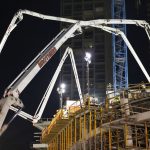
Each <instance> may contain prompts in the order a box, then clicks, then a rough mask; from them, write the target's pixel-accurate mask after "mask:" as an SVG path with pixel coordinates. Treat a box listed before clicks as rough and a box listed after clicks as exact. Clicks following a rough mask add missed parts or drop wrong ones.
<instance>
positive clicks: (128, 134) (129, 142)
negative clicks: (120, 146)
mask: <svg viewBox="0 0 150 150" xmlns="http://www.w3.org/2000/svg"><path fill="white" fill-rule="evenodd" d="M120 103H121V107H122V111H123V117H125V118H126V119H127V118H128V116H129V115H130V107H129V103H128V91H122V92H121V94H120ZM124 129H125V132H124V133H125V139H126V140H125V141H126V142H125V145H126V147H133V139H132V129H131V126H128V125H127V124H125V128H124Z"/></svg>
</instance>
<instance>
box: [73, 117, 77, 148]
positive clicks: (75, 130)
mask: <svg viewBox="0 0 150 150" xmlns="http://www.w3.org/2000/svg"><path fill="white" fill-rule="evenodd" d="M76 132H77V129H76V118H75V119H74V144H76V136H77V135H76ZM75 149H76V146H75Z"/></svg>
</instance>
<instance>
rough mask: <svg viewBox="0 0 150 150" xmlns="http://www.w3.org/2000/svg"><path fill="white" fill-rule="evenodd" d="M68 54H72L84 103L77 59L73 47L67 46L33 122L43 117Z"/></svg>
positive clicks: (74, 70) (74, 69) (73, 65)
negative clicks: (76, 63)
mask: <svg viewBox="0 0 150 150" xmlns="http://www.w3.org/2000/svg"><path fill="white" fill-rule="evenodd" d="M68 55H69V56H70V59H71V64H72V68H73V72H74V76H75V81H76V84H77V89H78V93H79V97H80V105H81V103H83V97H82V92H81V87H80V83H79V78H78V73H77V69H76V65H75V60H74V55H73V51H72V49H71V48H69V47H68V48H67V49H66V51H65V53H64V55H63V57H62V59H61V61H60V63H59V65H58V67H57V69H56V71H55V73H54V75H53V78H52V80H51V81H50V83H49V85H48V88H47V90H46V92H45V94H44V96H43V98H42V100H41V103H40V104H39V106H38V108H37V110H36V112H35V115H34V119H33V123H37V122H38V120H39V119H40V118H41V116H42V114H43V111H44V109H45V107H46V104H47V102H48V99H49V96H50V94H51V92H52V89H53V87H54V85H55V82H56V80H57V78H58V75H59V73H60V71H61V68H62V66H63V64H64V62H65V60H66V58H67V57H68Z"/></svg>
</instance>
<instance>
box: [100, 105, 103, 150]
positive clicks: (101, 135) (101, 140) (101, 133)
mask: <svg viewBox="0 0 150 150" xmlns="http://www.w3.org/2000/svg"><path fill="white" fill-rule="evenodd" d="M102 123H103V122H102V107H100V143H101V150H102V149H103V131H102Z"/></svg>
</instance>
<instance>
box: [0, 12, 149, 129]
mask: <svg viewBox="0 0 150 150" xmlns="http://www.w3.org/2000/svg"><path fill="white" fill-rule="evenodd" d="M24 14H26V15H30V16H34V17H37V18H40V19H43V20H53V21H60V22H66V23H71V24H72V25H70V27H69V28H67V29H63V30H62V31H61V32H60V33H59V34H58V35H57V36H56V37H55V38H54V39H53V40H52V41H51V42H50V43H48V45H47V46H46V47H45V48H44V49H43V50H42V51H41V52H40V53H39V54H38V55H37V56H36V57H35V58H34V59H33V60H32V61H31V62H30V63H29V65H28V66H27V67H26V68H25V69H24V70H23V71H22V72H21V73H20V74H19V76H18V77H17V78H16V79H15V80H14V81H13V82H12V83H11V84H10V85H9V86H8V87H7V89H6V90H5V92H4V95H3V98H2V99H1V100H0V129H1V127H2V125H3V122H4V120H5V117H6V115H7V113H8V110H9V109H11V110H13V111H14V112H16V113H17V112H18V110H19V109H18V108H17V107H20V108H22V107H23V104H22V102H21V100H20V99H19V95H20V94H21V93H22V91H23V90H24V89H25V88H26V86H27V85H28V84H29V83H30V81H31V80H32V79H33V78H34V77H35V75H36V74H37V73H38V72H39V71H40V70H41V69H42V68H43V66H44V65H45V64H46V63H47V62H48V61H49V60H50V59H51V58H52V57H53V55H54V54H55V53H56V52H57V51H58V49H59V48H60V47H61V46H62V44H63V43H64V42H65V41H67V40H68V39H69V38H71V37H73V36H75V35H76V32H79V34H80V33H82V32H81V31H82V30H81V27H95V28H100V29H102V30H104V31H106V32H109V33H112V34H115V35H119V36H121V37H122V38H123V40H124V41H125V43H126V44H127V46H128V48H129V50H130V51H131V53H132V55H133V56H134V58H135V59H136V61H137V63H138V64H139V66H140V68H141V70H142V71H143V73H144V75H145V76H146V78H147V80H148V81H149V82H150V76H149V75H148V73H147V71H146V69H145V68H144V66H143V64H142V63H141V61H140V59H139V58H138V56H137V54H136V53H135V51H134V49H133V47H132V46H131V44H130V43H129V41H128V39H127V38H126V36H125V34H124V33H123V32H122V31H120V30H119V29H116V28H111V27H109V26H108V25H111V24H131V25H137V26H140V27H142V28H144V29H145V31H146V33H147V35H148V38H149V40H150V25H149V24H148V23H147V22H146V21H144V20H127V19H97V20H90V21H78V20H73V19H67V18H61V17H54V16H47V15H43V14H40V13H36V12H32V11H29V10H19V11H18V12H17V13H16V14H15V15H14V17H13V19H12V21H11V23H10V25H9V27H8V29H7V30H6V33H5V34H4V36H3V39H2V41H1V43H0V53H1V51H2V49H3V47H4V45H5V43H6V41H7V38H8V36H9V35H10V33H11V32H12V31H13V29H15V27H16V26H17V24H18V23H19V22H20V21H21V20H22V19H23V15H24ZM68 55H70V58H71V63H72V67H73V71H74V75H75V79H76V84H77V88H78V93H79V97H80V102H82V101H83V98H82V93H81V88H80V84H79V79H78V74H77V70H76V66H75V61H74V57H73V53H72V50H71V49H70V48H68V49H67V50H66V52H65V54H64V56H63V58H62V60H61V62H60V64H59V66H58V68H57V70H56V72H55V74H54V76H53V78H52V80H51V82H50V84H49V87H48V88H47V90H46V93H45V94H44V96H43V99H42V101H41V103H40V105H39V107H38V109H37V111H36V113H35V115H34V116H31V115H29V114H27V113H25V112H23V111H19V112H18V115H19V116H21V117H22V118H24V119H28V120H30V121H32V122H33V123H36V122H37V121H38V120H39V119H40V118H41V116H42V114H43V111H44V109H45V107H46V104H47V101H48V98H49V96H50V94H51V91H52V89H53V86H54V84H55V82H56V79H57V77H58V75H59V72H60V70H61V67H62V65H63V63H64V61H65V59H66V57H67V56H68Z"/></svg>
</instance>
